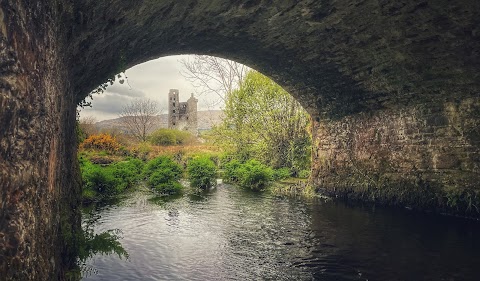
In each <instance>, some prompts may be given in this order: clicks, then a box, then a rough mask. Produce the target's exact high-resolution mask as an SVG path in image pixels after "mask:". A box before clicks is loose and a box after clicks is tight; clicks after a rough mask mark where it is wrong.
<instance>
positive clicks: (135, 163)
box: [79, 158, 143, 201]
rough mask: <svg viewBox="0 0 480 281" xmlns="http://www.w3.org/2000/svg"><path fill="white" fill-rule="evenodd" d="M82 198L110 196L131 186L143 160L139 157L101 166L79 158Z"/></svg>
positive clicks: (138, 173) (88, 199) (136, 177)
mask: <svg viewBox="0 0 480 281" xmlns="http://www.w3.org/2000/svg"><path fill="white" fill-rule="evenodd" d="M79 162H80V170H81V172H82V180H83V190H82V196H83V199H84V200H87V201H91V200H94V199H96V198H98V199H102V198H104V197H111V196H114V195H117V194H119V193H121V192H122V191H124V190H125V189H126V188H129V187H131V186H132V185H133V184H134V183H135V182H136V181H138V180H139V179H140V176H141V171H142V166H143V162H142V161H141V160H139V159H130V160H128V161H123V162H118V163H115V164H113V165H110V166H107V167H102V166H100V165H96V164H93V163H92V162H90V161H88V160H86V159H84V158H80V159H79Z"/></svg>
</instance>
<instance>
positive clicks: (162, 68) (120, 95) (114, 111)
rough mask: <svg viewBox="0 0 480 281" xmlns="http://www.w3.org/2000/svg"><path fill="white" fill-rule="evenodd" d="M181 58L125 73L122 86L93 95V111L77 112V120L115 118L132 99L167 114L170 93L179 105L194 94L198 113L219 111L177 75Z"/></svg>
mask: <svg viewBox="0 0 480 281" xmlns="http://www.w3.org/2000/svg"><path fill="white" fill-rule="evenodd" d="M181 58H188V56H187V55H183V56H169V57H162V58H159V59H155V60H151V61H148V62H146V63H142V64H139V65H136V66H134V67H132V68H129V69H128V70H127V71H125V75H126V77H127V79H126V81H125V82H124V83H123V84H120V83H119V82H118V81H116V82H115V83H114V84H113V85H112V86H109V87H108V88H107V90H106V91H105V92H104V93H102V94H99V95H94V96H93V100H92V101H91V102H92V107H91V108H89V107H86V108H83V109H80V118H84V117H94V118H95V120H96V121H102V120H106V119H113V118H118V117H119V113H120V111H121V110H122V107H123V106H125V105H127V104H128V103H129V102H131V101H132V100H133V99H135V98H142V99H143V98H148V99H151V100H155V101H157V102H158V103H159V105H160V108H161V109H163V112H161V113H166V112H167V99H168V92H169V90H170V89H178V90H179V92H180V100H181V101H187V99H188V98H189V97H190V94H191V93H195V97H196V98H197V99H198V110H209V109H220V108H221V107H222V104H218V98H216V97H215V95H213V94H212V95H198V94H197V93H196V91H195V88H194V87H193V85H192V84H191V83H190V82H189V81H187V80H186V79H185V78H184V77H183V76H182V75H181V74H180V71H181V70H182V65H181V63H180V62H179V60H180V59H181ZM117 80H118V79H117ZM127 81H128V83H127Z"/></svg>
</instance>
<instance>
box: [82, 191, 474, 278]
mask: <svg viewBox="0 0 480 281" xmlns="http://www.w3.org/2000/svg"><path fill="white" fill-rule="evenodd" d="M94 213H95V214H96V215H99V216H100V219H99V220H98V221H97V222H96V224H95V230H96V231H98V232H101V231H105V230H108V229H120V230H122V232H123V234H122V236H123V238H122V239H121V243H122V245H123V246H124V248H125V249H126V250H127V252H128V253H129V258H128V259H127V260H125V259H123V260H122V259H120V258H118V257H117V256H102V255H97V256H94V257H93V258H92V259H90V260H88V262H87V265H88V268H90V269H93V273H92V274H90V275H89V276H86V277H84V279H83V280H480V224H479V223H478V222H476V221H472V220H463V219H456V218H450V217H445V216H437V215H425V214H418V213H415V212H409V211H405V210H396V209H388V208H373V207H361V206H349V205H346V204H342V203H337V202H324V201H322V200H309V201H305V200H300V199H292V198H281V197H276V196H273V195H270V194H266V193H264V194H262V193H253V192H247V191H244V190H241V189H238V188H236V187H233V186H230V185H223V184H220V185H219V186H218V187H217V188H216V189H214V190H212V191H209V192H205V193H198V194H186V195H184V196H181V197H180V198H176V199H172V200H170V201H165V200H163V199H159V198H154V196H153V195H152V194H151V193H150V192H148V191H137V192H135V193H133V194H132V196H129V197H128V198H126V199H124V200H122V201H121V202H119V203H117V204H114V205H108V206H103V207H97V208H96V209H95V210H94Z"/></svg>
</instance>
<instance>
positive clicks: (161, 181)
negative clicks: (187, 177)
mask: <svg viewBox="0 0 480 281" xmlns="http://www.w3.org/2000/svg"><path fill="white" fill-rule="evenodd" d="M147 183H148V185H149V186H150V187H152V188H155V190H157V191H159V192H161V193H163V194H168V195H172V194H176V193H179V192H180V191H181V190H182V188H183V187H182V185H181V184H180V183H179V182H178V181H176V180H175V179H174V176H173V173H172V172H171V171H168V170H162V171H158V172H155V173H153V174H152V175H151V176H150V178H149V179H148V181H147Z"/></svg>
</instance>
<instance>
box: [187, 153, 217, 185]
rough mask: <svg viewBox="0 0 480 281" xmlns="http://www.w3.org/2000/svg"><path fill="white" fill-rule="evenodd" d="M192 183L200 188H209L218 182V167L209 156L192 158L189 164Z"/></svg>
mask: <svg viewBox="0 0 480 281" xmlns="http://www.w3.org/2000/svg"><path fill="white" fill-rule="evenodd" d="M187 173H188V178H189V180H190V185H191V186H193V187H199V188H203V189H206V188H209V187H211V186H213V185H214V184H215V183H216V175H217V167H216V166H215V163H214V162H213V161H212V160H211V159H210V158H209V157H207V156H200V157H196V158H193V159H191V160H190V161H189V162H188V164H187Z"/></svg>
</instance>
